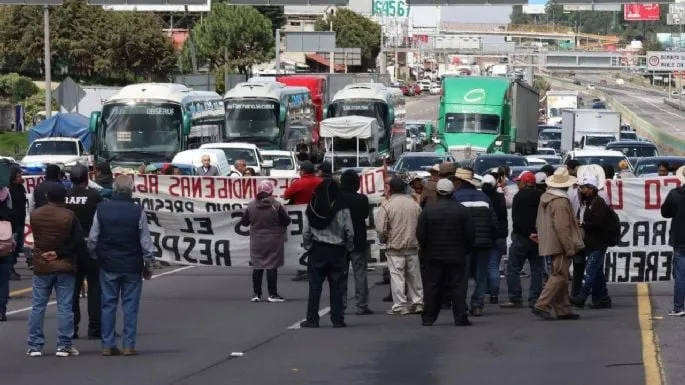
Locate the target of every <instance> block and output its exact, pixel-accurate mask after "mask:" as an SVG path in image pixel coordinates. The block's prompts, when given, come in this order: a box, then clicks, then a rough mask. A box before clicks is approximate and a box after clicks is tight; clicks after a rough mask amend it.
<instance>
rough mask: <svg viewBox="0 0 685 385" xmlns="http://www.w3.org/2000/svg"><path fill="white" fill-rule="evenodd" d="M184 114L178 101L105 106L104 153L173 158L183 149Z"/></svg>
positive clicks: (103, 110)
mask: <svg viewBox="0 0 685 385" xmlns="http://www.w3.org/2000/svg"><path fill="white" fill-rule="evenodd" d="M182 116H183V112H182V109H181V106H180V105H179V104H174V103H164V102H146V103H115V104H107V105H105V106H104V107H103V108H102V130H101V138H102V144H101V145H100V149H101V151H102V152H103V154H102V155H103V156H104V157H106V158H110V157H114V156H116V157H119V158H134V159H133V160H136V161H142V160H148V161H157V160H162V159H166V158H168V157H170V156H171V157H173V154H175V153H176V152H178V151H180V149H181V143H182V141H181V124H182V121H183V117H182ZM151 154H152V155H153V158H154V159H151V158H150V157H149V156H150V155H151ZM155 154H156V155H158V156H159V158H155V157H154V155H155Z"/></svg>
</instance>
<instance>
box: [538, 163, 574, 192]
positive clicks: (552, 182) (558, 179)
mask: <svg viewBox="0 0 685 385" xmlns="http://www.w3.org/2000/svg"><path fill="white" fill-rule="evenodd" d="M545 183H546V184H547V186H549V187H555V188H565V187H571V186H573V185H574V184H575V183H576V178H575V177H573V176H571V174H569V173H568V169H567V168H566V167H559V168H557V169H556V170H554V174H552V176H550V177H549V178H547V180H546V181H545Z"/></svg>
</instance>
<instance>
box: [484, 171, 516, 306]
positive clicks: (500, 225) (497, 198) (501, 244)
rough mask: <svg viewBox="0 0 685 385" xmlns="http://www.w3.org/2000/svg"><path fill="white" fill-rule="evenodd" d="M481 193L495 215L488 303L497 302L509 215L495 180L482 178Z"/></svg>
mask: <svg viewBox="0 0 685 385" xmlns="http://www.w3.org/2000/svg"><path fill="white" fill-rule="evenodd" d="M481 189H482V191H483V192H484V193H485V195H487V196H488V198H490V202H492V208H493V209H494V210H495V215H497V234H495V238H496V239H495V244H494V246H493V248H492V250H491V251H490V259H489V260H488V284H487V288H488V292H489V293H490V303H491V304H497V303H498V302H499V299H498V296H499V282H500V278H499V271H500V270H499V265H500V262H501V261H502V255H504V254H505V253H506V250H507V236H508V235H509V218H508V216H509V213H507V202H506V199H505V198H504V194H503V193H501V192H499V191H498V190H497V180H496V179H495V177H494V176H492V175H490V174H488V175H486V176H485V177H484V178H483V185H482V188H481Z"/></svg>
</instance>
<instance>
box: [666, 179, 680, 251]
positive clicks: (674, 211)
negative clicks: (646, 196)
mask: <svg viewBox="0 0 685 385" xmlns="http://www.w3.org/2000/svg"><path fill="white" fill-rule="evenodd" d="M661 216H663V217H664V218H672V219H671V234H670V235H671V237H670V240H669V244H670V245H671V246H673V247H685V188H683V187H678V188H675V189H673V190H671V191H670V192H669V193H668V195H667V196H666V200H665V201H664V203H663V204H662V205H661Z"/></svg>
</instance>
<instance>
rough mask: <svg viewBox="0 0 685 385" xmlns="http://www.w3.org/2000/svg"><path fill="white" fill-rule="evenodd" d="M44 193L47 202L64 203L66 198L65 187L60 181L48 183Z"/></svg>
mask: <svg viewBox="0 0 685 385" xmlns="http://www.w3.org/2000/svg"><path fill="white" fill-rule="evenodd" d="M46 195H47V197H48V202H52V203H64V201H65V199H66V198H67V189H66V188H65V187H64V185H62V184H61V183H53V184H50V185H49V187H48V191H47V193H46Z"/></svg>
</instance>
